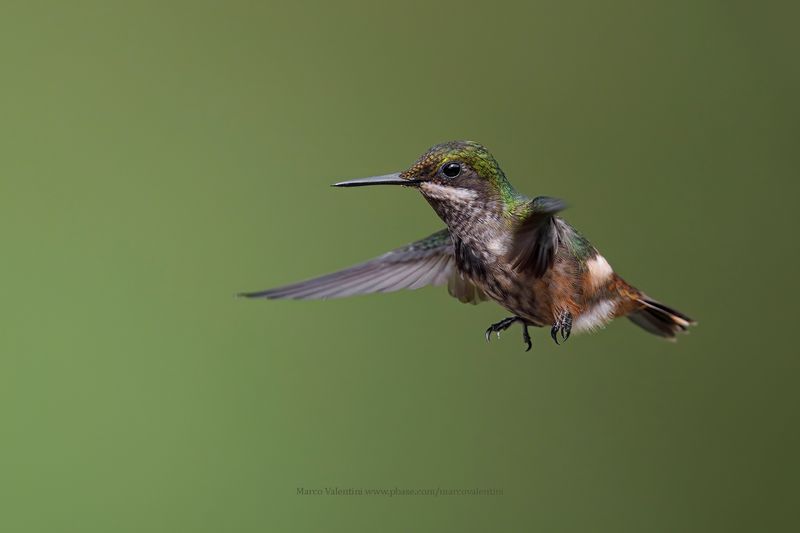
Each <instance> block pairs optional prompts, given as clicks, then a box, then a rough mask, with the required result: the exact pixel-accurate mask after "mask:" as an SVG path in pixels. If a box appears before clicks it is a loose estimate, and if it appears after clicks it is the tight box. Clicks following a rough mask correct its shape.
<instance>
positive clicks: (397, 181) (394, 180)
mask: <svg viewBox="0 0 800 533" xmlns="http://www.w3.org/2000/svg"><path fill="white" fill-rule="evenodd" d="M419 182H420V180H407V179H403V178H401V177H400V173H399V172H396V173H394V174H386V175H384V176H372V177H371V178H359V179H355V180H347V181H340V182H339V183H334V184H333V185H332V187H363V186H365V185H415V184H417V183H419Z"/></svg>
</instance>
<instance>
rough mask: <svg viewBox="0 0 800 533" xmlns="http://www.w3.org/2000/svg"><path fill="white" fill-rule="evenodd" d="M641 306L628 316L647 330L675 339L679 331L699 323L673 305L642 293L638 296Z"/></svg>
mask: <svg viewBox="0 0 800 533" xmlns="http://www.w3.org/2000/svg"><path fill="white" fill-rule="evenodd" d="M636 302H637V303H639V304H640V308H639V309H638V310H636V311H634V312H632V313H630V314H629V315H628V318H629V319H630V320H631V322H633V323H634V324H636V325H637V326H639V327H641V328H642V329H644V330H645V331H647V332H649V333H652V334H653V335H658V336H659V337H665V338H667V339H672V340H674V339H675V337H676V335H677V334H678V333H683V332H686V331H688V329H689V326H694V325H695V324H697V322H695V321H694V320H692V319H691V318H689V317H688V316H686V315H684V314H683V313H681V312H680V311H676V310H675V309H672V308H671V307H667V306H666V305H664V304H662V303H660V302H657V301H655V300H652V299H650V298H648V297H647V296H644V295H641V296H640V297H638V298H636Z"/></svg>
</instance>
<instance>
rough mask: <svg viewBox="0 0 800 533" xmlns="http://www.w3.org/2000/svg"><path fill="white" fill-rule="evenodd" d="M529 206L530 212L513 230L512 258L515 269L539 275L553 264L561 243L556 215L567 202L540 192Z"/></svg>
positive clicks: (510, 255) (528, 211)
mask: <svg viewBox="0 0 800 533" xmlns="http://www.w3.org/2000/svg"><path fill="white" fill-rule="evenodd" d="M526 207H527V213H525V215H524V218H523V219H522V221H521V222H520V224H519V226H517V228H516V230H515V231H514V238H513V241H512V243H511V250H510V252H509V259H510V260H511V265H512V266H513V267H514V269H515V270H517V271H519V272H530V273H531V274H533V275H534V276H535V277H537V278H540V277H542V276H543V275H544V273H545V272H547V271H548V270H549V269H550V268H551V267H552V266H553V261H554V260H555V255H556V250H558V243H559V232H558V225H557V223H556V220H555V215H556V213H558V212H559V211H563V210H564V209H566V207H567V205H566V204H565V203H564V201H563V200H559V199H558V198H551V197H549V196H539V197H536V198H534V199H533V200H531V202H530V203H529V204H527V206H526Z"/></svg>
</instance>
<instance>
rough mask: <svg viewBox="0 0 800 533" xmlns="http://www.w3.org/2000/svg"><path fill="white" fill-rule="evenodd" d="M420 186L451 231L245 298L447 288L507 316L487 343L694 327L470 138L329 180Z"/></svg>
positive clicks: (556, 204) (557, 203)
mask: <svg viewBox="0 0 800 533" xmlns="http://www.w3.org/2000/svg"><path fill="white" fill-rule="evenodd" d="M366 185H401V186H404V187H411V188H415V189H417V190H418V191H419V192H420V193H421V194H422V196H423V197H424V198H425V200H427V201H428V203H429V204H430V205H431V207H433V209H434V211H436V213H437V214H438V215H439V217H440V218H441V219H442V220H443V221H444V223H445V224H446V225H447V228H445V229H442V230H440V231H437V232H436V233H434V234H432V235H430V236H428V237H425V238H424V239H421V240H419V241H416V242H413V243H411V244H409V245H407V246H403V247H401V248H397V249H395V250H392V251H390V252H388V253H386V254H384V255H381V256H379V257H377V258H375V259H372V260H370V261H367V262H365V263H361V264H358V265H356V266H353V267H350V268H347V269H344V270H341V271H339V272H334V273H332V274H328V275H326V276H322V277H319V278H315V279H310V280H307V281H302V282H300V283H294V284H291V285H286V286H284V287H278V288H275V289H269V290H264V291H258V292H249V293H244V294H242V296H246V297H248V298H269V299H284V298H288V299H298V300H304V299H309V300H310V299H325V298H341V297H344V296H353V295H356V294H369V293H375V292H392V291H397V290H400V289H417V288H419V287H423V286H425V285H444V284H445V283H446V284H447V288H448V291H449V293H450V294H451V295H452V296H454V297H456V298H458V299H459V300H460V301H461V302H465V303H472V304H477V303H479V302H482V301H485V300H488V299H491V300H494V301H495V302H497V303H498V304H500V305H501V306H502V307H504V308H505V309H507V310H508V311H509V312H510V313H511V316H510V317H508V318H505V319H503V320H501V321H499V322H497V323H495V324H492V325H491V326H489V328H488V329H487V330H486V340H487V341H488V340H489V339H490V338H491V335H492V333H496V334H497V336H498V337H499V336H500V332H501V331H504V330H506V329H508V328H509V327H510V326H511V325H512V324H514V323H516V322H519V323H520V324H521V325H522V337H523V341H524V342H525V345H526V346H527V348H526V351H528V350H530V349H531V345H532V343H531V338H530V334H529V333H528V326H537V327H542V326H545V327H549V328H550V336H551V337H552V338H553V340H554V341H555V342H556V344H558V343H559V336H560V337H561V340H562V341H566V340H567V339H568V338H569V336H570V333H571V332H572V331H576V332H579V331H587V330H594V329H597V328H599V327H601V326H603V325H604V324H606V323H607V322H609V321H610V320H611V319H613V318H616V317H620V316H627V317H628V318H629V319H630V320H631V321H633V322H634V323H635V324H636V325H638V326H640V327H642V328H643V329H645V330H646V331H648V332H650V333H653V334H655V335H658V336H661V337H665V338H667V339H671V340H674V339H675V337H676V335H677V334H678V333H680V332H684V331H686V330H688V328H689V326H691V325H694V324H695V322H694V321H693V320H692V319H691V318H689V317H688V316H686V315H684V314H683V313H681V312H679V311H676V310H675V309H672V308H670V307H667V306H666V305H664V304H661V303H659V302H657V301H655V300H653V299H651V298H650V297H648V296H647V295H645V294H644V293H642V292H641V291H639V290H638V289H636V288H635V287H633V286H631V285H629V284H628V283H626V282H625V280H623V279H622V278H621V277H620V276H618V275H617V274H616V273H615V272H614V270H613V269H612V268H611V265H609V263H608V261H606V259H605V258H604V257H603V256H602V255H600V254H599V253H598V251H597V250H596V249H595V248H594V246H592V245H591V244H590V243H589V241H588V240H586V238H584V237H583V236H582V235H581V234H580V233H578V231H577V230H575V229H574V228H573V227H572V226H570V225H569V224H568V223H567V222H566V221H565V220H564V219H562V218H561V217H559V216H557V215H558V213H559V212H561V211H562V210H563V209H564V208H565V207H566V205H565V203H564V202H563V201H561V200H559V199H557V198H551V197H547V196H539V197H536V198H533V199H530V198H528V197H526V196H523V195H522V194H520V193H518V192H517V191H516V190H514V188H513V187H512V186H511V183H509V181H508V180H507V179H506V176H505V174H504V173H503V171H502V170H501V169H500V166H499V165H498V164H497V161H495V159H494V157H493V156H492V155H491V154H490V153H489V151H488V150H487V149H486V148H484V147H483V146H482V145H480V144H478V143H476V142H473V141H453V142H448V143H444V144H439V145H436V146H434V147H433V148H431V149H430V150H428V151H427V152H426V153H425V154H423V155H422V156H421V157H420V158H419V159H418V160H417V162H416V163H414V165H413V166H412V167H411V168H409V169H408V170H406V171H404V172H399V173H396V174H387V175H384V176H375V177H371V178H362V179H355V180H350V181H342V182H339V183H334V184H333V186H334V187H361V186H366Z"/></svg>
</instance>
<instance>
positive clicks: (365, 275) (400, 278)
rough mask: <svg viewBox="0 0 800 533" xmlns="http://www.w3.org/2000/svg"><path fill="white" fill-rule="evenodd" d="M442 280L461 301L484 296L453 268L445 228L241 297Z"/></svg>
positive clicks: (332, 294)
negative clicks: (352, 262)
mask: <svg viewBox="0 0 800 533" xmlns="http://www.w3.org/2000/svg"><path fill="white" fill-rule="evenodd" d="M445 283H447V284H448V289H449V292H450V294H452V295H453V296H455V297H456V298H458V299H459V300H461V301H462V302H471V303H478V302H480V301H483V300H485V299H486V296H485V295H484V294H483V292H482V291H481V290H480V289H478V288H477V287H476V286H475V285H474V284H472V282H470V281H469V280H467V279H465V278H463V277H462V276H461V274H459V272H458V270H457V269H456V266H455V258H454V256H453V241H452V240H451V239H450V232H449V231H448V230H447V229H443V230H441V231H437V232H436V233H434V234H433V235H430V236H428V237H426V238H424V239H421V240H419V241H416V242H413V243H411V244H409V245H407V246H403V247H402V248H397V249H396V250H392V251H391V252H388V253H385V254H383V255H381V256H380V257H376V258H375V259H372V260H370V261H367V262H365V263H361V264H358V265H355V266H352V267H350V268H346V269H344V270H340V271H338V272H334V273H332V274H328V275H325V276H321V277H319V278H314V279H310V280H307V281H301V282H299V283H293V284H291V285H285V286H283V287H278V288H275V289H268V290H265V291H258V292H248V293H243V294H241V296H245V297H247V298H269V299H294V300H318V299H326V298H343V297H345V296H354V295H357V294H371V293H375V292H393V291H398V290H401V289H418V288H420V287H424V286H426V285H443V284H445Z"/></svg>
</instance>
